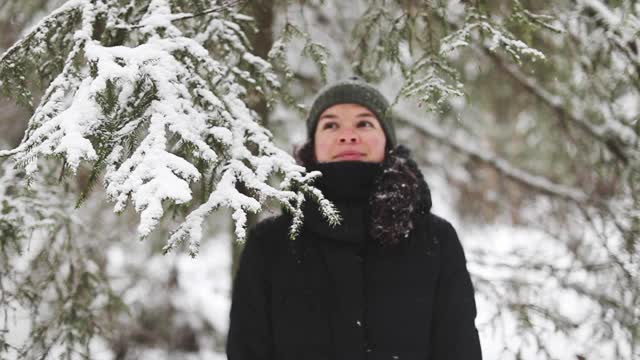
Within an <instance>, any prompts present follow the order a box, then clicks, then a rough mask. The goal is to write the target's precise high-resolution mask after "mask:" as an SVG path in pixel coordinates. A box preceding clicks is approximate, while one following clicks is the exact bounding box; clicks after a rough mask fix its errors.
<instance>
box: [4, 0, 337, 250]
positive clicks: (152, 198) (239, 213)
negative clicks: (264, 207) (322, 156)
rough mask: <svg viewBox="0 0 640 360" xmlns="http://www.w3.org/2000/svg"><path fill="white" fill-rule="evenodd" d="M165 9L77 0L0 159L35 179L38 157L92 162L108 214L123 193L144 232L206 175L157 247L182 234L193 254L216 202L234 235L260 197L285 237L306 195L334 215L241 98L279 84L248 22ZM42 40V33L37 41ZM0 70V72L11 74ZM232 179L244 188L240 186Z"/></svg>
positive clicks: (155, 2) (164, 2)
mask: <svg viewBox="0 0 640 360" xmlns="http://www.w3.org/2000/svg"><path fill="white" fill-rule="evenodd" d="M180 6H184V4H181V5H180ZM123 8H125V9H127V10H126V11H123ZM174 8H178V5H176V4H174V3H173V2H171V1H169V0H150V1H148V2H144V4H136V5H135V6H134V5H129V8H127V7H126V6H124V7H123V4H122V2H121V1H119V0H98V1H89V0H78V1H76V2H75V7H73V9H78V10H77V11H80V12H81V19H80V27H79V29H77V30H76V31H75V32H74V34H73V45H72V50H71V51H70V52H69V54H68V55H67V57H66V59H65V62H64V68H63V69H62V71H61V72H60V73H59V74H58V75H57V76H56V77H55V79H54V80H53V81H52V82H51V84H50V86H49V88H48V89H47V91H46V93H45V96H44V97H43V100H42V101H41V103H40V104H39V106H38V108H37V109H36V111H35V112H34V114H33V116H32V118H31V119H30V123H29V130H28V131H27V134H26V135H25V138H24V139H23V141H22V143H21V144H20V145H19V146H18V147H17V148H15V149H13V150H10V151H3V152H0V155H5V156H6V155H13V158H14V159H15V160H16V161H17V162H18V163H19V164H21V165H23V166H25V168H26V172H27V175H28V176H34V174H35V172H36V171H37V169H38V159H39V158H40V157H51V156H53V157H59V158H62V159H64V161H65V164H66V169H67V170H69V171H70V172H71V173H75V171H76V170H77V168H78V167H79V166H80V164H81V163H82V162H91V163H92V164H93V167H94V175H93V176H92V179H96V178H97V177H98V176H97V174H98V173H101V172H102V171H103V170H104V182H105V188H106V191H107V195H108V197H109V198H110V199H111V200H113V201H114V202H115V210H116V211H117V212H120V211H123V210H124V209H125V207H126V206H127V205H128V203H129V201H131V202H132V203H133V206H134V207H135V209H136V211H137V212H139V213H140V216H141V221H140V225H139V228H138V233H139V235H140V236H141V237H146V236H147V235H149V234H150V233H151V231H152V230H153V229H154V228H155V226H156V225H157V223H158V221H159V220H160V219H161V217H162V216H163V214H164V212H165V206H166V205H167V203H175V204H191V203H192V192H191V187H192V185H194V183H196V182H199V181H207V177H210V178H211V180H213V181H214V183H215V184H216V185H215V186H214V188H213V189H212V192H211V193H210V194H209V197H208V200H207V201H206V202H205V203H204V204H202V205H200V206H199V207H198V208H197V209H196V210H194V211H193V212H192V213H191V214H189V215H188V216H187V220H186V222H185V223H184V224H182V225H180V226H179V227H178V229H177V231H176V232H175V233H174V234H173V236H172V237H171V240H170V242H169V243H168V245H167V246H166V247H165V250H166V251H168V250H170V249H172V248H174V247H175V246H176V245H177V244H178V243H179V242H181V241H183V240H186V239H188V240H189V241H190V246H189V249H190V252H191V254H193V255H195V254H196V253H197V251H198V246H199V243H200V240H201V237H202V232H201V227H202V223H203V221H204V216H205V215H207V214H209V213H210V212H211V211H213V210H215V209H217V208H218V207H220V206H225V207H230V208H231V209H232V210H233V214H234V215H233V218H234V220H235V221H236V235H237V236H238V238H239V239H244V236H245V231H244V228H245V221H246V212H247V211H251V212H257V211H259V210H260V209H261V204H263V203H264V201H265V200H267V199H275V200H277V201H278V202H280V203H282V204H283V206H285V208H287V209H288V210H289V212H290V213H291V214H292V216H293V224H292V227H291V234H292V236H295V234H296V233H297V231H298V229H299V227H300V224H301V221H302V212H301V211H300V209H301V206H302V204H303V202H304V199H305V196H304V195H309V196H310V197H311V198H312V199H315V200H317V201H319V203H321V204H322V205H325V206H323V207H322V209H323V211H324V213H325V215H326V216H327V217H328V218H329V219H331V221H332V222H335V221H338V218H337V214H336V213H335V210H334V209H333V208H332V207H331V206H327V203H326V202H325V201H323V200H324V198H323V197H322V196H321V195H319V194H318V193H317V192H315V191H314V188H313V187H312V186H311V183H312V181H313V179H314V178H315V177H316V176H318V175H319V174H317V173H316V174H305V169H304V168H303V167H301V166H298V165H296V164H295V162H294V160H293V158H292V157H291V156H290V155H288V154H286V153H285V152H283V151H282V150H280V149H278V148H277V147H276V146H275V145H274V144H273V142H272V141H271V134H270V133H269V131H268V130H266V129H265V128H263V127H261V126H260V125H259V124H258V122H257V120H258V119H257V118H256V117H257V115H256V114H255V112H253V111H252V110H250V108H249V107H248V106H247V103H246V102H247V94H248V92H249V91H253V92H257V93H265V92H267V91H277V88H278V82H277V76H276V74H275V73H273V71H272V69H271V65H270V64H269V63H268V62H267V61H265V60H263V59H261V58H259V57H257V56H255V55H253V54H252V53H251V51H250V48H249V46H248V43H247V41H246V37H245V36H244V33H243V31H244V30H243V28H242V27H241V26H240V25H239V24H238V22H242V21H247V18H246V17H243V16H240V15H232V14H230V10H231V9H226V10H225V9H222V8H220V7H219V8H220V9H221V10H220V11H210V12H207V11H201V12H200V13H201V14H202V16H198V17H197V18H196V17H193V16H190V15H189V13H188V12H186V11H185V9H183V8H180V10H181V12H180V13H174V12H173V9H174ZM69 11H70V10H69ZM177 20H179V21H177ZM49 23H50V21H49V20H47V19H45V20H44V21H43V23H41V25H39V26H37V27H36V30H35V31H46V32H47V33H55V29H48V26H53V25H48V24H49ZM178 23H179V24H178ZM127 25H130V26H127ZM42 29H45V30H42ZM123 31H125V33H123ZM185 34H189V35H192V37H188V36H186V35H185ZM196 34H199V35H198V36H195V35H196ZM31 36H34V35H31V34H29V35H27V37H31ZM108 44H115V45H111V46H109V45H108ZM203 44H207V45H208V46H209V47H208V48H205V47H204V46H203ZM46 45H47V41H46V39H43V40H42V41H40V43H39V46H40V47H45V46H46ZM17 46H18V48H17V49H12V50H11V51H12V52H16V53H20V54H23V56H28V54H29V53H30V52H31V51H33V50H32V49H31V47H30V48H29V49H21V48H20V45H17ZM36 49H37V48H36ZM11 59H13V61H14V62H20V61H24V60H21V58H20V57H15V56H13V57H11ZM3 66H4V67H2V68H0V69H4V72H3V73H2V74H1V76H2V77H3V78H8V77H10V76H11V74H10V73H9V71H8V70H7V69H8V67H7V66H6V65H4V64H3ZM274 173H281V174H284V176H285V180H284V181H283V182H282V183H281V185H280V186H279V187H273V186H271V185H269V184H268V183H267V180H268V178H269V176H270V175H271V174H274ZM240 184H242V185H244V188H245V189H247V191H248V193H247V194H243V193H240V192H239V191H238V190H237V188H236V185H240Z"/></svg>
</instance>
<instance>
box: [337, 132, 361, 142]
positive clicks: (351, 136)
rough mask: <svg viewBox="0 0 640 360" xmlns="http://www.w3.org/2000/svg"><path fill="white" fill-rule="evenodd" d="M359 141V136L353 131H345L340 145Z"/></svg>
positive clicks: (341, 135) (341, 136) (340, 139)
mask: <svg viewBox="0 0 640 360" xmlns="http://www.w3.org/2000/svg"><path fill="white" fill-rule="evenodd" d="M358 139H359V138H358V134H356V133H355V132H354V131H352V130H347V131H343V132H342V133H341V134H340V137H339V141H340V143H357V142H358Z"/></svg>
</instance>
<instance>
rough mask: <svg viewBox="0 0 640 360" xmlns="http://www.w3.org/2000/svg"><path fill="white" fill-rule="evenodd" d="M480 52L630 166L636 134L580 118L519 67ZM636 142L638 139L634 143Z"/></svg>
mask: <svg viewBox="0 0 640 360" xmlns="http://www.w3.org/2000/svg"><path fill="white" fill-rule="evenodd" d="M475 49H476V50H477V52H479V53H482V54H484V55H486V56H487V57H488V58H490V59H491V60H492V61H493V63H494V64H496V65H497V66H498V68H499V69H500V70H502V71H503V72H504V73H505V74H507V75H509V77H511V78H512V79H513V80H514V81H516V83H518V84H520V85H521V86H522V87H523V88H525V89H526V90H527V91H529V93H531V94H532V95H533V96H535V97H536V98H538V99H539V100H540V101H542V102H543V103H544V104H546V105H547V106H548V107H549V108H551V109H552V110H553V111H555V112H556V114H558V117H559V118H560V119H565V120H568V121H569V122H571V123H572V124H574V125H575V126H577V127H578V128H580V129H581V130H583V131H584V132H586V133H587V134H588V135H589V136H591V137H592V138H593V139H595V140H597V141H598V142H600V143H602V144H603V145H605V146H606V147H607V149H609V151H611V153H612V154H614V155H615V156H616V158H618V159H619V160H620V161H622V162H623V163H624V164H627V163H628V162H629V154H628V149H627V147H628V146H630V144H633V143H635V142H637V137H636V136H635V134H630V133H629V132H626V133H625V134H619V133H618V131H617V130H616V129H614V128H613V127H612V126H611V125H610V124H608V123H606V122H605V123H603V124H602V125H594V124H592V123H591V122H590V121H589V120H588V119H584V118H582V117H580V116H579V115H578V114H576V113H575V112H573V111H571V110H570V109H568V108H567V107H566V106H565V105H564V102H563V100H562V98H561V97H560V96H557V95H554V94H553V93H551V92H550V91H549V90H547V89H545V88H544V87H543V86H542V85H541V84H540V83H539V82H538V81H537V80H536V79H534V78H533V77H531V76H528V75H526V74H525V73H524V72H522V70H521V69H520V68H518V67H517V66H516V65H514V64H512V63H509V62H507V61H505V60H504V59H503V58H502V57H500V55H498V54H496V53H495V52H493V51H491V50H490V49H489V48H487V47H480V48H478V47H476V48H475ZM634 138H636V139H635V140H634Z"/></svg>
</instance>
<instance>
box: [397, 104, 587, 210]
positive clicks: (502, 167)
mask: <svg viewBox="0 0 640 360" xmlns="http://www.w3.org/2000/svg"><path fill="white" fill-rule="evenodd" d="M394 115H395V118H396V119H397V120H399V121H400V122H403V123H405V124H407V125H409V126H411V127H412V128H414V129H415V130H417V131H419V132H420V133H422V134H423V135H425V136H428V137H430V138H432V139H435V140H437V141H439V142H440V143H442V144H444V145H446V146H448V147H450V148H452V149H453V150H455V151H457V152H460V153H462V154H465V155H467V156H469V157H471V158H473V159H476V160H479V161H481V162H483V163H484V164H487V165H489V166H491V167H492V168H494V169H495V170H496V171H498V172H499V173H501V174H502V175H504V176H505V177H507V178H509V179H511V180H513V181H515V182H517V183H519V184H522V185H524V186H527V187H529V188H532V189H535V190H537V191H539V192H542V193H544V194H548V195H551V196H557V197H559V198H562V199H566V200H569V201H572V202H576V203H584V202H585V201H586V200H587V199H588V196H587V195H586V194H585V193H584V192H582V191H581V190H579V189H575V188H572V187H569V186H565V185H560V184H556V183H554V182H553V181H551V180H549V179H547V178H545V177H543V176H540V175H535V174H531V173H529V172H527V171H525V170H522V169H519V168H517V167H515V166H513V165H512V164H510V163H509V161H507V160H506V159H504V158H501V157H499V156H498V155H496V154H492V153H491V152H490V151H488V150H487V149H482V148H480V147H479V146H476V145H474V144H470V143H467V142H462V141H456V140H455V139H453V138H452V137H451V136H450V135H448V134H446V133H445V131H443V130H442V129H439V128H436V127H435V126H433V124H427V122H426V121H417V120H415V119H414V118H413V117H411V116H410V115H409V114H405V113H403V112H401V111H400V110H396V112H395V113H394Z"/></svg>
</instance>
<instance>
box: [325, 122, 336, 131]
mask: <svg viewBox="0 0 640 360" xmlns="http://www.w3.org/2000/svg"><path fill="white" fill-rule="evenodd" d="M336 127H338V124H336V123H335V122H333V121H327V122H325V123H324V125H322V128H323V129H335V128H336Z"/></svg>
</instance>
